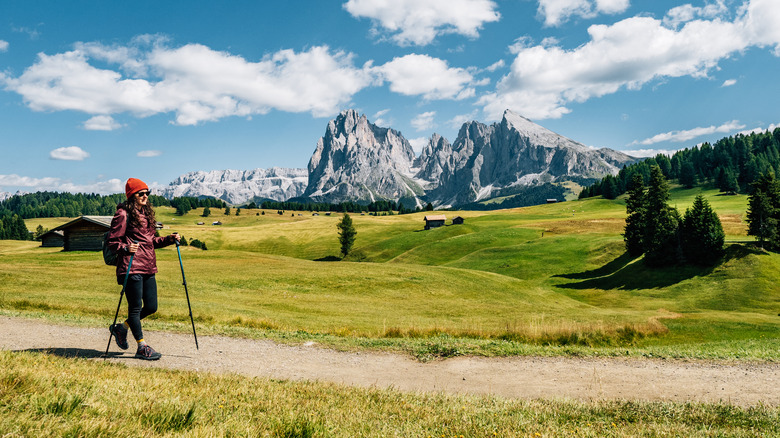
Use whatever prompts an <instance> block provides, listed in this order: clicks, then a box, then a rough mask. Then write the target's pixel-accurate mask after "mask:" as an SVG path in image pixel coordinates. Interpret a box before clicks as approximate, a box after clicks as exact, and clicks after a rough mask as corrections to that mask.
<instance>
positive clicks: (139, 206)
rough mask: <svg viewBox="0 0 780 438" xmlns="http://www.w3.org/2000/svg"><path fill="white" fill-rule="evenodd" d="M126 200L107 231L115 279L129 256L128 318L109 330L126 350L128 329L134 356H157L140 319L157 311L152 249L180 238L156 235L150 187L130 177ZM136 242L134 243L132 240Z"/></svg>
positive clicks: (120, 275)
mask: <svg viewBox="0 0 780 438" xmlns="http://www.w3.org/2000/svg"><path fill="white" fill-rule="evenodd" d="M125 194H126V195H127V201H125V202H123V203H121V204H119V205H118V206H117V208H116V213H115V214H114V218H113V219H112V220H111V230H110V231H109V234H108V245H109V248H110V249H111V250H112V251H114V252H116V253H117V256H118V260H117V266H116V277H117V283H119V284H122V283H123V280H124V277H125V274H126V273H127V265H128V262H129V260H130V256H131V255H133V256H134V257H133V265H132V267H131V268H130V276H129V277H128V279H127V286H126V287H125V294H126V295H127V307H128V309H127V320H125V322H124V323H122V324H112V325H111V327H109V330H111V332H112V333H113V334H114V338H115V339H116V344H117V346H118V347H119V348H121V349H122V350H127V348H128V344H127V329H128V328H129V329H130V331H132V333H133V337H134V338H135V340H136V342H138V349H137V350H136V352H135V357H137V358H139V359H144V360H157V359H159V358H160V357H161V356H162V355H161V354H160V353H158V352H156V351H154V349H153V348H152V347H150V346H149V345H148V344H147V343H146V341H145V340H144V334H143V330H142V328H141V320H142V319H144V318H146V317H147V316H149V315H151V314H153V313H154V312H156V311H157V282H156V281H155V278H154V274H155V273H157V257H156V256H155V253H154V250H155V249H156V248H162V247H165V246H168V245H172V244H174V243H176V242H178V241H179V239H181V237H180V236H179V235H178V234H169V235H168V236H165V237H155V232H156V231H157V221H156V220H155V217H154V209H153V208H152V204H151V203H150V202H149V187H148V186H147V185H146V183H144V182H143V181H141V180H140V179H136V178H130V179H128V180H127V184H125ZM133 242H137V243H133Z"/></svg>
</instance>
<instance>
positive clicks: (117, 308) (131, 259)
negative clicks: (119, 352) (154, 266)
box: [103, 240, 138, 360]
mask: <svg viewBox="0 0 780 438" xmlns="http://www.w3.org/2000/svg"><path fill="white" fill-rule="evenodd" d="M133 243H138V241H136V240H133ZM133 257H135V253H132V254H131V255H130V261H129V262H128V263H127V273H126V274H125V281H123V282H122V292H120V293H119V304H117V305H116V314H115V315H114V323H113V324H111V325H112V329H113V326H114V325H116V320H117V318H119V308H120V307H122V297H124V295H125V287H127V279H128V278H129V277H130V268H132V267H133ZM109 333H110V334H109V335H108V345H106V354H104V355H103V360H105V359H106V357H108V349H109V348H111V338H112V337H113V336H114V330H109Z"/></svg>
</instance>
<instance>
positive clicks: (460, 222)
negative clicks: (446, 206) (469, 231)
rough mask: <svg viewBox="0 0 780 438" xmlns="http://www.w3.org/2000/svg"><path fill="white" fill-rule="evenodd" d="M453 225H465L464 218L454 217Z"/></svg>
mask: <svg viewBox="0 0 780 438" xmlns="http://www.w3.org/2000/svg"><path fill="white" fill-rule="evenodd" d="M452 225H463V218H462V217H460V216H456V217H454V218H453V219H452Z"/></svg>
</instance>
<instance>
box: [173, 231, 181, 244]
mask: <svg viewBox="0 0 780 438" xmlns="http://www.w3.org/2000/svg"><path fill="white" fill-rule="evenodd" d="M171 236H173V238H174V239H176V242H181V235H180V234H179V233H173V234H171Z"/></svg>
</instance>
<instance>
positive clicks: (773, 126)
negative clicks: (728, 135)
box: [737, 123, 780, 135]
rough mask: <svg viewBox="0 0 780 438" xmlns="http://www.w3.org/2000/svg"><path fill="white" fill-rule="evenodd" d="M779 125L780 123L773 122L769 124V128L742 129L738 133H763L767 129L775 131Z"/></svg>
mask: <svg viewBox="0 0 780 438" xmlns="http://www.w3.org/2000/svg"><path fill="white" fill-rule="evenodd" d="M778 127H780V124H775V123H773V124H771V125H769V126H768V127H767V128H753V129H748V130H746V131H740V132H738V133H737V134H742V135H750V134H763V133H764V132H766V131H770V132H774V130H775V129H777V128H778Z"/></svg>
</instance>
